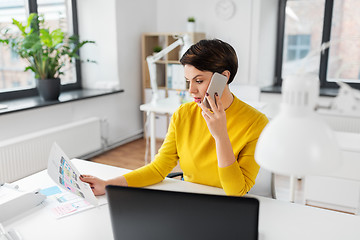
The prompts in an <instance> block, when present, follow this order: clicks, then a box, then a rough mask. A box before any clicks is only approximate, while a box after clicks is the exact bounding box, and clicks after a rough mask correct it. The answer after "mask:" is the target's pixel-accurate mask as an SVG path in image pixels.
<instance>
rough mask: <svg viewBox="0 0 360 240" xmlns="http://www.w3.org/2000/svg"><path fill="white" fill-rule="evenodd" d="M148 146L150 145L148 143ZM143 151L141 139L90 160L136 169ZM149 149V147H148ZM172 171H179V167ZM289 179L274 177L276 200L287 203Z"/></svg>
mask: <svg viewBox="0 0 360 240" xmlns="http://www.w3.org/2000/svg"><path fill="white" fill-rule="evenodd" d="M149 144H150V143H149ZM161 144H162V140H157V142H156V147H157V149H159V148H160V146H161ZM145 149H146V141H145V139H143V138H140V139H138V140H135V141H133V142H130V143H127V144H124V145H122V146H120V147H117V148H115V149H113V150H110V151H108V152H105V153H103V154H101V155H99V156H96V157H94V158H92V159H91V160H92V161H94V162H97V163H102V164H107V165H111V166H116V167H122V168H127V169H131V170H133V169H136V168H139V167H142V166H144V165H145ZM148 149H149V147H148ZM147 155H148V160H149V161H150V151H149V152H148V154H147ZM174 171H179V167H177V168H175V169H174ZM289 186H290V181H289V177H286V176H280V175H276V176H275V189H276V196H277V199H280V200H284V201H288V200H289ZM302 194H303V189H302V182H301V181H298V184H297V191H296V196H295V202H297V203H302V201H303V200H302Z"/></svg>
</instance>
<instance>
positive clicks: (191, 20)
mask: <svg viewBox="0 0 360 240" xmlns="http://www.w3.org/2000/svg"><path fill="white" fill-rule="evenodd" d="M186 29H187V31H188V32H195V18H194V17H188V19H187V25H186Z"/></svg>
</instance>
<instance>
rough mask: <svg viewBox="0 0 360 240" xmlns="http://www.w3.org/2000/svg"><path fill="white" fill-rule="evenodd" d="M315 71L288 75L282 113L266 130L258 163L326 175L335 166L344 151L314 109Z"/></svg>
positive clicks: (282, 170) (299, 173) (280, 169)
mask: <svg viewBox="0 0 360 240" xmlns="http://www.w3.org/2000/svg"><path fill="white" fill-rule="evenodd" d="M318 82H319V81H318V78H317V76H315V75H300V76H292V77H288V78H287V79H284V82H283V93H282V94H283V95H282V105H281V110H280V113H279V114H278V115H277V116H276V117H275V118H274V119H272V120H271V121H270V122H269V123H268V125H267V126H266V127H265V128H264V130H263V131H262V133H261V135H260V137H259V139H258V142H257V145H256V150H255V159H256V161H257V163H258V164H259V165H260V166H261V167H264V168H265V169H268V170H270V171H272V172H274V173H279V174H282V175H295V176H305V175H322V174H326V173H328V172H331V171H333V170H335V169H336V168H337V167H339V165H340V162H341V154H340V150H339V146H338V144H337V140H336V137H335V134H334V133H333V131H332V130H331V129H330V128H329V127H328V126H327V124H326V123H325V122H324V121H323V120H322V119H321V118H320V117H319V116H318V115H317V114H315V112H314V110H313V109H314V106H315V104H316V99H317V96H318V92H319V83H318Z"/></svg>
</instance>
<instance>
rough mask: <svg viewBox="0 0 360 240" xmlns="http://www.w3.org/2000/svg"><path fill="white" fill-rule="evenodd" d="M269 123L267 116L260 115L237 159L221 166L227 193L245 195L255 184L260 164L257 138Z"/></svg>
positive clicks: (223, 183) (221, 179)
mask: <svg viewBox="0 0 360 240" xmlns="http://www.w3.org/2000/svg"><path fill="white" fill-rule="evenodd" d="M267 123H268V119H267V118H266V117H260V118H259V119H258V121H256V122H255V123H254V124H253V125H252V126H251V127H250V128H249V130H248V132H249V133H250V134H249V137H248V140H247V143H246V145H245V146H244V148H243V149H242V150H241V152H240V154H239V156H238V159H237V161H235V162H234V163H233V164H232V165H230V166H227V167H224V168H220V167H219V178H220V182H221V185H222V188H223V189H224V191H225V193H226V194H227V195H233V196H243V195H245V194H246V193H247V192H248V191H249V190H250V189H251V188H252V187H253V186H254V184H255V179H256V176H257V174H258V172H259V169H260V166H259V165H258V164H257V163H256V161H255V158H254V155H255V148H256V144H257V140H258V138H259V136H260V134H261V132H262V130H263V129H264V127H265V126H266V124H267Z"/></svg>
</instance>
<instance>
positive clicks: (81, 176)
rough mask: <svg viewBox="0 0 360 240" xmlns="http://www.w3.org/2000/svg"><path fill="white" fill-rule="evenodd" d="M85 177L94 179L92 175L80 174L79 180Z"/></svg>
mask: <svg viewBox="0 0 360 240" xmlns="http://www.w3.org/2000/svg"><path fill="white" fill-rule="evenodd" d="M85 177H94V176H92V175H87V174H81V175H80V178H85Z"/></svg>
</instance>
